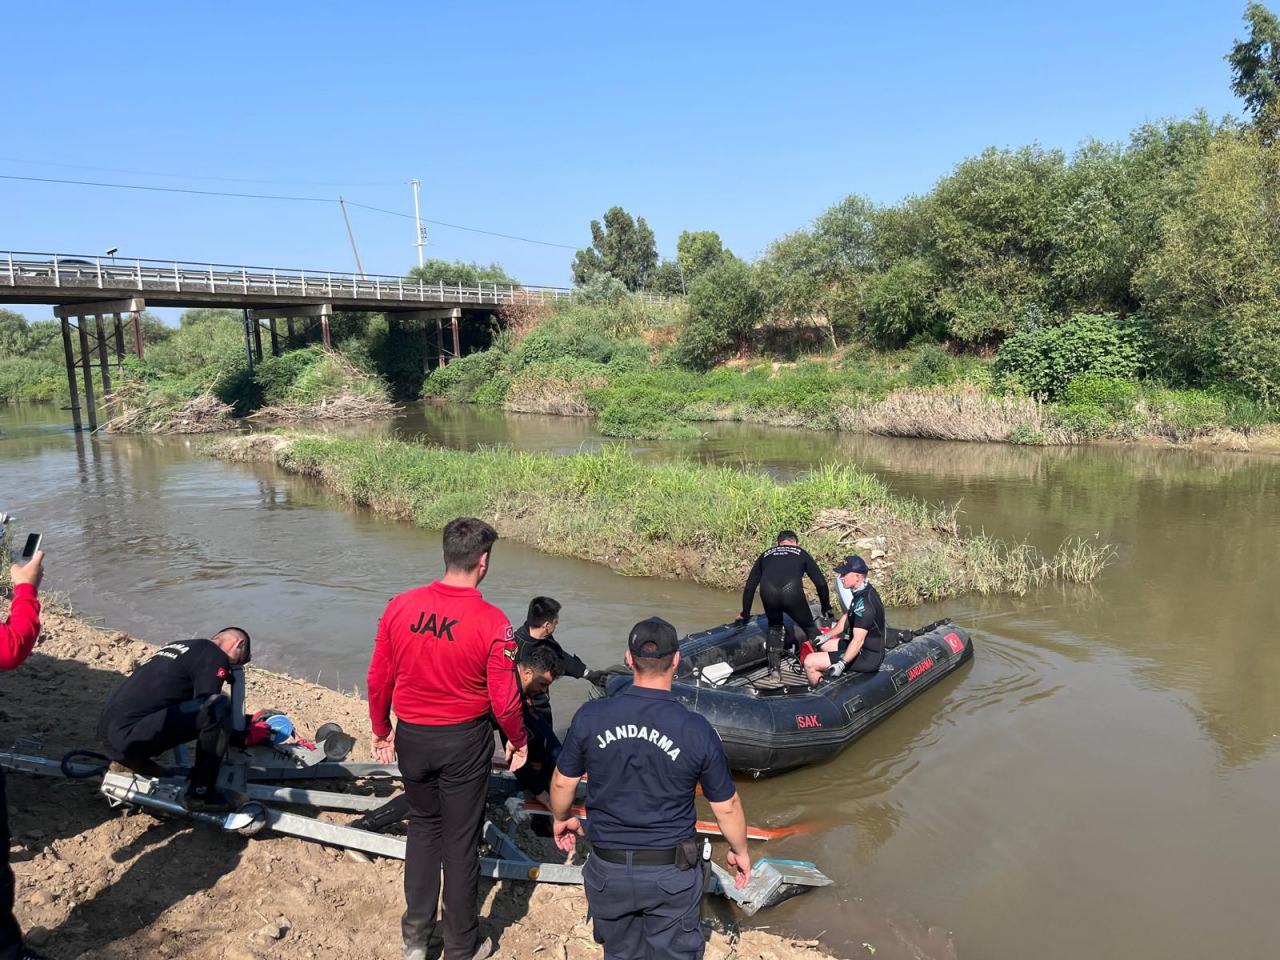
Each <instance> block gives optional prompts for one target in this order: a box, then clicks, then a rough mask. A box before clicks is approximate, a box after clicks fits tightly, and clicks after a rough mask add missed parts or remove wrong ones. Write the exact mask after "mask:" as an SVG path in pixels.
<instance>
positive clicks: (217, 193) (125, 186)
mask: <svg viewBox="0 0 1280 960" xmlns="http://www.w3.org/2000/svg"><path fill="white" fill-rule="evenodd" d="M0 180H25V181H27V182H29V183H69V184H72V185H74V186H77V187H111V188H112V189H115V190H150V191H153V192H155V193H192V194H196V195H197V196H201V197H239V198H240V199H243V200H295V201H301V202H305V203H337V201H336V200H333V199H331V198H329V197H298V196H283V195H277V194H270V193H228V192H226V191H223V190H196V189H195V188H193V187H156V186H148V185H144V184H140V183H104V182H102V181H100V180H60V179H58V178H56V177H20V176H17V175H16V174H12V173H0Z"/></svg>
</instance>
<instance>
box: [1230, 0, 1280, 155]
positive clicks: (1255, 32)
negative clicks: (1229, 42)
mask: <svg viewBox="0 0 1280 960" xmlns="http://www.w3.org/2000/svg"><path fill="white" fill-rule="evenodd" d="M1244 20H1245V23H1247V24H1249V37H1248V39H1247V40H1237V41H1236V42H1235V44H1234V45H1233V46H1232V47H1231V52H1230V53H1228V54H1227V56H1226V61H1227V63H1229V64H1231V89H1232V90H1233V91H1234V92H1235V94H1236V96H1238V97H1239V98H1240V99H1242V100H1243V101H1244V105H1245V109H1246V110H1248V111H1249V114H1250V115H1251V116H1252V117H1253V122H1254V124H1255V125H1256V126H1257V129H1258V131H1259V132H1260V133H1261V134H1262V135H1263V136H1264V137H1266V138H1267V139H1271V138H1273V137H1275V135H1276V133H1277V131H1278V130H1280V19H1277V17H1276V15H1275V14H1274V13H1272V12H1271V11H1270V10H1268V9H1267V8H1266V7H1265V6H1264V5H1263V4H1261V3H1250V4H1249V5H1248V6H1247V7H1245V11H1244Z"/></svg>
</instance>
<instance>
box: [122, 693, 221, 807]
mask: <svg viewBox="0 0 1280 960" xmlns="http://www.w3.org/2000/svg"><path fill="white" fill-rule="evenodd" d="M230 721H231V701H230V700H229V699H228V698H227V697H226V696H224V695H221V694H219V695H217V696H211V697H203V698H201V699H199V700H188V701H186V702H185V703H179V704H175V705H174V706H172V707H167V708H166V709H164V710H157V711H156V712H155V713H152V714H148V715H147V716H145V717H143V718H142V719H141V720H137V721H135V722H134V723H132V724H129V725H128V726H119V725H116V724H114V723H112V721H111V718H110V717H109V716H106V715H104V716H103V718H102V723H101V726H100V729H99V734H100V735H101V737H102V740H103V743H104V745H105V747H106V750H105V752H106V754H107V756H109V757H111V759H112V760H118V761H119V762H120V763H123V764H124V765H125V766H136V765H137V764H139V763H142V762H144V761H147V760H154V759H155V758H156V757H158V756H160V755H161V754H162V753H164V752H165V751H166V750H172V749H173V748H174V747H177V746H181V745H182V744H184V743H190V742H191V741H192V740H194V741H195V742H196V761H195V766H194V767H193V768H192V770H191V785H192V786H195V787H212V786H213V785H214V784H215V783H217V781H218V769H219V768H220V767H221V766H222V758H223V757H224V756H226V753H227V747H228V745H229V743H230V739H231V724H230Z"/></svg>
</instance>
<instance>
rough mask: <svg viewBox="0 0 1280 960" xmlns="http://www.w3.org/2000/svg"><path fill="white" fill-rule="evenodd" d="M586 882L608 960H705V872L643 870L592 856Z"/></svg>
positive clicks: (596, 933)
mask: <svg viewBox="0 0 1280 960" xmlns="http://www.w3.org/2000/svg"><path fill="white" fill-rule="evenodd" d="M582 882H583V886H584V887H585V889H586V892H587V906H588V907H589V908H590V910H591V926H592V933H593V935H594V936H595V940H596V943H598V944H600V945H601V946H603V947H604V956H605V960H702V955H703V950H704V949H705V948H706V941H705V940H704V939H703V936H702V915H701V910H702V892H703V880H702V871H701V870H700V869H696V868H695V869H693V870H681V869H680V868H679V867H674V866H668V867H642V866H634V865H632V864H627V863H606V862H605V861H603V860H601V859H600V858H599V857H588V858H587V863H586V865H585V866H584V867H583V868H582Z"/></svg>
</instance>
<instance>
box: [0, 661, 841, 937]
mask: <svg viewBox="0 0 1280 960" xmlns="http://www.w3.org/2000/svg"><path fill="white" fill-rule="evenodd" d="M237 673H239V670H238V669H237ZM232 689H233V691H242V690H243V689H244V684H243V679H242V676H237V677H236V681H235V683H234V684H233V687H232ZM233 697H235V694H234V693H233ZM235 699H237V700H238V699H239V698H238V697H235ZM232 715H233V716H235V717H237V718H242V717H243V716H244V711H243V707H242V705H240V704H236V705H235V706H234V708H233V714H232ZM354 745H355V738H353V737H351V736H350V735H348V734H346V733H345V732H344V731H343V730H342V728H341V727H339V726H338V725H337V724H335V723H326V724H324V725H323V726H322V727H320V729H319V730H317V731H316V739H315V742H314V743H310V742H305V741H300V742H294V743H287V744H280V745H270V744H263V745H258V746H254V747H248V748H245V749H235V748H233V749H232V750H231V751H230V752H229V754H228V756H227V759H226V761H225V762H224V763H223V765H222V769H221V770H220V772H219V777H218V785H219V787H221V788H222V789H223V790H224V791H226V792H228V793H231V794H233V795H236V796H240V797H244V798H246V799H245V800H244V802H243V803H242V804H241V805H240V806H239V807H238V808H237V809H235V810H234V811H231V812H229V813H225V814H221V813H206V812H203V811H191V810H188V809H187V808H186V806H185V804H184V803H183V793H184V791H185V788H186V773H187V771H188V770H189V764H188V763H187V762H186V761H187V754H186V751H185V750H184V749H183V748H181V747H180V748H178V749H177V750H175V751H174V755H175V760H176V764H175V765H174V766H172V767H170V768H169V772H170V773H171V774H172V775H169V776H164V777H154V778H153V777H146V776H142V775H141V774H137V773H132V772H115V771H113V770H110V769H108V768H107V767H106V765H105V762H104V760H103V759H102V758H100V757H98V756H97V755H95V754H91V753H88V752H85V751H73V752H71V753H69V754H67V755H66V756H65V757H63V758H62V759H61V760H54V759H50V758H48V757H45V756H41V755H40V754H39V753H38V752H36V751H37V750H38V749H39V747H38V744H36V743H34V742H33V741H30V740H25V741H20V742H19V743H18V744H16V745H15V747H14V749H13V750H11V751H0V766H3V767H4V768H6V769H8V770H13V771H16V772H22V773H28V774H33V775H36V776H46V777H65V778H69V779H78V780H87V779H92V778H95V777H99V776H100V777H101V778H102V782H101V786H100V787H99V791H100V792H101V793H102V795H103V796H104V797H106V798H107V801H108V802H109V803H110V804H111V805H112V806H113V807H125V808H131V809H141V810H148V811H151V812H153V813H157V814H161V815H168V816H174V817H184V818H187V819H190V820H193V821H195V822H197V823H202V824H205V825H208V826H213V827H216V828H218V829H221V830H225V831H228V832H233V833H237V834H240V835H242V836H250V837H252V836H258V835H260V834H263V833H267V832H269V833H275V834H278V835H283V836H291V837H298V838H299V839H302V840H309V841H312V842H315V843H321V844H324V845H326V846H331V847H340V848H343V849H346V850H351V851H356V852H357V853H358V854H364V855H372V856H379V857H391V858H394V859H397V860H403V859H404V858H405V840H404V838H403V837H397V836H387V835H384V834H381V833H377V832H375V831H372V830H364V829H360V828H358V827H351V826H345V825H343V824H340V823H334V822H331V821H328V820H321V819H318V818H316V817H310V816H304V815H301V814H298V813H293V812H290V811H289V810H287V809H283V808H287V807H304V808H309V809H312V810H334V811H345V812H368V811H371V810H374V809H376V808H378V807H380V806H382V805H383V804H384V803H386V802H387V800H388V799H389V797H387V796H376V795H373V794H372V793H369V792H359V793H357V792H347V791H343V790H321V789H315V788H313V787H311V786H307V785H306V784H307V782H308V781H314V782H317V783H321V782H327V783H331V784H337V785H343V784H349V785H352V786H355V785H360V786H363V787H366V788H367V787H369V786H373V785H384V784H391V783H394V782H395V781H398V780H399V779H400V769H399V766H398V765H396V764H394V763H392V764H383V763H374V762H357V761H351V760H348V759H347V757H348V755H349V754H350V751H351V749H352V747H353V746H354ZM581 789H585V785H582V786H580V790H581ZM487 813H488V815H487V816H486V818H485V821H484V828H483V845H482V850H481V856H480V875H481V876H483V877H489V878H490V879H494V880H520V881H528V882H534V883H556V884H567V885H581V884H582V867H581V866H577V865H574V864H570V863H548V862H544V861H539V860H538V859H536V858H535V857H532V856H530V855H529V854H528V853H526V852H525V850H524V849H523V848H522V847H521V845H520V842H519V841H518V840H517V839H516V837H515V836H514V835H513V833H512V832H511V826H512V825H514V824H516V823H519V822H521V821H523V820H525V819H527V818H529V817H538V816H543V817H545V816H548V815H549V811H548V810H547V809H546V808H545V807H542V805H541V804H538V803H536V802H533V801H528V800H526V799H525V798H524V794H523V791H522V789H521V788H520V785H519V784H518V782H517V781H516V779H515V777H514V776H513V775H512V774H511V773H509V772H508V771H506V770H505V769H501V764H500V761H499V760H498V759H497V758H495V763H494V769H493V770H492V771H491V773H490V777H489V803H488V809H487ZM499 820H505V821H506V822H507V823H508V826H507V827H506V828H505V829H504V827H502V826H499V822H498V821H499ZM697 830H698V832H699V834H701V835H704V836H708V837H709V836H717V835H719V828H718V827H717V826H716V824H715V823H714V822H707V821H699V822H698V824H697ZM748 832H749V836H750V837H751V838H752V839H757V840H767V839H770V838H771V837H777V836H782V835H785V833H787V832H788V831H787V830H786V829H785V828H783V829H781V830H770V829H756V828H750V829H749V831H748ZM710 870H711V875H710V878H709V883H708V892H709V893H713V894H717V895H719V896H722V897H724V898H726V899H727V900H729V901H730V902H732V903H733V904H735V905H736V906H737V907H738V908H739V909H740V910H741V911H742V912H743V913H744V914H745V915H746V916H754V915H755V913H756V912H757V911H759V910H762V909H764V908H765V907H770V906H773V905H775V904H777V903H781V902H782V901H783V900H786V899H788V898H790V897H792V896H795V895H797V894H799V893H802V892H804V891H805V890H807V889H810V888H812V887H825V886H828V885H830V884H831V882H832V881H831V880H830V878H828V877H827V876H826V875H825V874H823V873H822V871H821V870H819V869H818V867H817V866H816V865H815V864H813V863H812V862H810V861H807V860H782V859H777V858H773V857H763V858H760V859H757V860H753V862H752V870H751V879H750V881H749V882H748V884H747V886H746V887H745V888H743V889H742V890H738V889H736V888H735V887H734V885H733V877H732V875H731V874H730V873H729V871H727V870H725V869H724V868H723V867H721V866H720V865H719V864H717V863H715V862H714V861H712V862H711V863H710Z"/></svg>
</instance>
